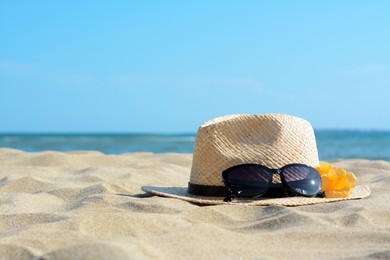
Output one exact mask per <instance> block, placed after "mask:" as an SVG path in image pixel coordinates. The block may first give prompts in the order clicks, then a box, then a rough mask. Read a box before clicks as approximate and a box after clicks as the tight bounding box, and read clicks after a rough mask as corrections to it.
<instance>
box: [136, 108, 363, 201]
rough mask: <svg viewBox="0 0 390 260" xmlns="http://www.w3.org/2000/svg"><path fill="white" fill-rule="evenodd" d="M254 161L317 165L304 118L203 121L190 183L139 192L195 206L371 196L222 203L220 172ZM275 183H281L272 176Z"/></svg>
mask: <svg viewBox="0 0 390 260" xmlns="http://www.w3.org/2000/svg"><path fill="white" fill-rule="evenodd" d="M243 163H256V164H262V165H265V166H267V167H269V168H271V169H275V168H281V167H283V166H285V165H287V164H291V163H302V164H306V165H309V166H313V167H314V166H318V165H319V160H318V152H317V145H316V140H315V136H314V131H313V128H312V126H311V125H310V123H309V122H307V121H306V120H304V119H301V118H298V117H294V116H290V115H285V114H260V115H258V114H236V115H227V116H223V117H219V118H215V119H213V120H210V121H207V122H206V123H204V124H203V125H201V126H200V127H199V130H198V134H197V137H196V144H195V150H194V154H193V161H192V168H191V175H190V180H189V183H188V187H166V186H165V187H156V186H143V187H142V190H143V191H145V192H149V193H152V194H155V195H159V196H164V197H171V198H177V199H182V200H186V201H190V202H193V203H198V204H211V205H215V204H245V205H284V206H299V205H308V204H317V203H325V202H334V201H341V200H350V199H359V198H364V197H367V196H369V194H370V189H369V188H368V187H367V186H357V187H355V188H354V189H353V192H352V194H351V195H350V196H349V197H347V198H317V197H315V198H307V197H300V196H296V197H283V198H263V197H261V198H258V199H238V200H234V201H233V202H224V201H223V198H224V196H226V195H227V194H228V189H227V187H226V186H225V185H224V183H223V179H222V171H224V170H226V169H228V168H230V167H232V166H234V165H238V164H243ZM273 182H274V183H279V182H280V177H279V175H274V179H273Z"/></svg>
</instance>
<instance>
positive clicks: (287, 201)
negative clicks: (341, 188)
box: [141, 185, 371, 207]
mask: <svg viewBox="0 0 390 260" xmlns="http://www.w3.org/2000/svg"><path fill="white" fill-rule="evenodd" d="M141 189H142V190H143V191H145V192H148V193H152V194H155V195H158V196H163V197H168V198H175V199H181V200H185V201H189V202H192V203H196V204H204V205H226V204H239V205H251V206H287V207H294V206H303V205H312V204H320V203H329V202H337V201H343V200H356V199H363V198H366V197H368V196H369V195H370V194H371V189H370V188H369V187H368V186H366V185H359V186H356V187H355V188H354V189H353V190H352V194H351V195H350V196H348V197H346V198H317V197H314V198H308V197H301V196H296V197H285V198H258V199H237V200H234V201H233V202H224V201H223V197H203V196H195V195H191V194H188V193H187V187H156V186H142V187H141Z"/></svg>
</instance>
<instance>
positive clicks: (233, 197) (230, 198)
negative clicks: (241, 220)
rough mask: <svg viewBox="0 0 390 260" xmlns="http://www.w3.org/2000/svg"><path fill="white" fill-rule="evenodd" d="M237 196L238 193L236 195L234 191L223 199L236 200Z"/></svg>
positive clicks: (227, 200)
mask: <svg viewBox="0 0 390 260" xmlns="http://www.w3.org/2000/svg"><path fill="white" fill-rule="evenodd" d="M235 198H236V195H234V194H233V193H229V195H227V196H226V197H225V198H224V199H223V201H224V202H231V201H232V200H234V199H235Z"/></svg>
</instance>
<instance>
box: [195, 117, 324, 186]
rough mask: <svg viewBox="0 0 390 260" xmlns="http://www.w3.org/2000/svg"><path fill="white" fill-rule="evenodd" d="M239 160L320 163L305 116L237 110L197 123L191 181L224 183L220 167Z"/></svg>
mask: <svg viewBox="0 0 390 260" xmlns="http://www.w3.org/2000/svg"><path fill="white" fill-rule="evenodd" d="M242 163H258V164H262V165H265V166H267V167H269V168H281V167H282V166H285V165H287V164H291V163H303V164H306V165H310V166H317V165H319V160H318V153H317V145H316V140H315V136H314V131H313V128H312V126H311V125H310V123H309V122H307V121H306V120H304V119H301V118H298V117H294V116H290V115H285V114H263V115H256V114H237V115H228V116H223V117H219V118H216V119H213V120H210V121H208V122H206V123H205V124H203V125H202V126H200V127H199V130H198V134H197V137H196V144H195V150H194V155H193V163H192V169H191V176H190V182H191V183H193V184H199V185H210V186H224V183H223V181H222V176H221V173H222V171H223V170H225V169H227V168H230V167H231V166H234V165H238V164H242ZM275 176H278V175H275ZM274 182H280V180H274Z"/></svg>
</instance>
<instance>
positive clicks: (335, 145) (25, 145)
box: [0, 130, 390, 161]
mask: <svg viewBox="0 0 390 260" xmlns="http://www.w3.org/2000/svg"><path fill="white" fill-rule="evenodd" d="M315 132H316V140H317V148H318V153H319V157H320V160H322V161H334V160H337V159H349V158H358V159H370V160H386V161H390V131H340V130H337V131H329V130H319V131H315ZM195 137H196V135H195V134H178V135H160V134H0V147H7V148H15V149H19V150H23V151H26V152H38V151H46V150H53V151H74V150H97V151H101V152H103V153H106V154H121V153H130V152H152V153H192V152H193V149H194V145H195Z"/></svg>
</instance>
